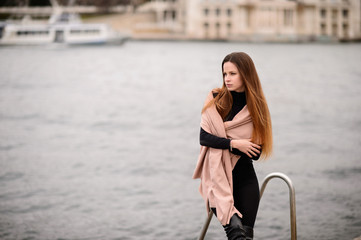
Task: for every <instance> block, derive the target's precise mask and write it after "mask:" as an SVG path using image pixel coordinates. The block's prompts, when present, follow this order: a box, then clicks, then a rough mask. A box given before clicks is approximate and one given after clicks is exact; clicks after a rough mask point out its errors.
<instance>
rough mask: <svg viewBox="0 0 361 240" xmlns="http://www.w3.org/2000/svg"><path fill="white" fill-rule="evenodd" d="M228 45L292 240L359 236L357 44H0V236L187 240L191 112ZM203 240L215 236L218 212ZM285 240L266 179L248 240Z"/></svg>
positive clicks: (193, 201)
mask: <svg viewBox="0 0 361 240" xmlns="http://www.w3.org/2000/svg"><path fill="white" fill-rule="evenodd" d="M233 51H244V52H247V53H248V54H249V55H250V56H251V57H252V58H253V60H254V62H255V64H256V67H257V70H258V72H259V75H260V78H261V81H262V84H263V89H264V92H265V95H266V98H267V100H268V103H269V107H270V111H271V115H272V120H273V131H274V145H275V148H274V154H273V156H272V158H271V159H269V160H267V161H265V162H256V163H255V168H256V172H257V174H258V178H259V182H260V183H261V182H262V180H263V178H264V177H265V176H266V175H267V174H269V173H271V172H283V173H285V174H287V175H288V176H289V177H290V178H291V180H292V181H293V184H294V186H295V189H296V208H297V231H298V239H305V240H308V239H318V240H320V239H325V240H330V239H331V240H332V239H338V240H339V239H353V238H355V237H358V236H360V235H361V185H360V182H361V134H360V130H361V111H360V110H361V67H360V63H361V54H360V53H361V45H360V44H324V45H322V44H302V45H297V44H245V43H219V42H157V41H154V42H136V41H134V42H133V41H130V42H127V43H125V44H124V45H122V46H97V47H61V46H60V47H59V46H50V47H19V48H18V47H6V48H0V73H1V77H0V79H1V80H0V239H79V240H80V239H94V240H95V239H109V240H115V239H121V240H127V239H137V240H138V239H150V240H152V239H164V240H169V239H172V240H173V239H181V240H183V239H196V238H197V236H198V235H199V232H200V229H201V227H202V225H203V223H204V220H205V217H206V212H205V206H204V204H203V200H202V198H201V196H200V195H199V193H198V186H199V180H192V178H191V177H192V173H193V170H194V167H195V165H196V161H197V157H198V152H199V143H198V135H199V122H200V111H201V108H202V105H203V101H204V99H205V97H206V95H207V93H208V91H209V90H210V89H212V88H214V87H217V86H220V84H221V71H220V70H221V67H220V65H221V61H222V59H223V57H224V56H225V55H226V54H228V53H230V52H233ZM206 239H225V234H224V232H223V229H222V228H221V226H220V224H219V222H218V221H217V219H216V218H214V219H213V220H212V222H211V225H210V227H209V231H208V233H207V236H206ZM259 239H268V240H278V239H290V223H289V202H288V189H287V186H286V184H285V183H284V182H282V181H281V180H279V179H276V180H272V181H271V182H270V183H269V184H268V187H267V189H266V191H265V193H264V196H263V198H262V200H261V203H260V209H259V213H258V217H257V221H256V226H255V240H259Z"/></svg>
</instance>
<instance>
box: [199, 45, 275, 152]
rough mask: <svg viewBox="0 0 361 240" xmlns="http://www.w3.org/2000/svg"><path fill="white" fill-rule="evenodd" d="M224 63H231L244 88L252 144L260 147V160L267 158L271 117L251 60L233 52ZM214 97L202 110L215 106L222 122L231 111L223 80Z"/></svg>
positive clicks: (271, 142)
mask: <svg viewBox="0 0 361 240" xmlns="http://www.w3.org/2000/svg"><path fill="white" fill-rule="evenodd" d="M226 62H231V63H233V64H234V65H235V66H236V67H237V69H238V71H239V73H240V76H241V79H242V81H243V84H244V86H245V94H246V101H247V106H248V110H249V112H250V115H251V117H252V121H253V134H252V140H251V141H252V142H254V143H257V144H261V145H262V158H267V157H269V156H270V155H271V154H272V146H273V140H272V123H271V115H270V112H269V109H268V105H267V101H266V98H265V96H264V94H263V90H262V86H261V82H260V80H259V78H258V74H257V71H256V67H255V66H254V63H253V61H252V59H251V58H250V57H249V56H248V55H247V54H246V53H244V52H234V53H231V54H228V55H227V56H226V57H225V58H224V59H223V62H222V73H223V66H224V64H225V63H226ZM214 92H215V93H217V95H216V97H215V98H213V99H212V101H210V102H209V103H208V104H206V105H205V106H204V108H203V110H202V112H203V111H205V110H206V109H207V108H208V107H210V106H211V105H213V104H214V105H215V106H216V109H217V111H218V113H219V114H220V115H221V117H222V118H223V120H225V119H226V117H227V115H228V114H229V112H230V111H231V108H232V104H233V98H232V95H231V93H230V92H229V91H228V89H227V87H226V84H225V82H224V78H223V86H222V88H218V89H215V90H214Z"/></svg>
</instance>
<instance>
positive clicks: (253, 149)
mask: <svg viewBox="0 0 361 240" xmlns="http://www.w3.org/2000/svg"><path fill="white" fill-rule="evenodd" d="M231 146H232V148H236V149H238V150H239V151H241V152H244V153H245V154H247V156H248V157H250V158H252V157H256V156H258V155H259V154H260V153H261V152H260V149H261V146H260V145H257V144H255V143H253V142H251V139H232V140H231Z"/></svg>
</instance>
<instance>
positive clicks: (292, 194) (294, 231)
mask: <svg viewBox="0 0 361 240" xmlns="http://www.w3.org/2000/svg"><path fill="white" fill-rule="evenodd" d="M272 178H281V179H282V180H284V181H285V182H286V183H287V185H288V188H289V190H290V217H291V240H297V226H296V197H295V188H294V187H293V184H292V181H291V179H290V178H289V177H288V176H287V175H286V174H283V173H279V172H274V173H270V174H268V175H267V176H266V177H265V178H264V179H263V183H262V186H261V190H260V198H262V195H263V192H264V190H265V188H266V186H267V183H268V182H269V181H270V180H271V179H272ZM212 217H213V212H212V210H211V211H209V213H208V216H207V219H206V222H205V223H204V225H203V228H202V232H201V235H200V236H199V238H198V239H199V240H203V239H204V237H205V235H206V233H207V230H208V226H209V223H210V222H211V220H212Z"/></svg>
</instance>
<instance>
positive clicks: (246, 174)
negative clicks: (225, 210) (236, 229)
mask: <svg viewBox="0 0 361 240" xmlns="http://www.w3.org/2000/svg"><path fill="white" fill-rule="evenodd" d="M232 175H233V198H234V206H235V207H236V209H237V210H238V211H239V212H240V213H242V215H243V217H242V223H243V225H245V226H249V227H252V228H253V227H254V223H255V221H256V216H257V211H258V205H259V186H258V179H257V176H256V172H255V171H254V168H253V163H252V161H251V160H248V159H242V158H241V159H239V160H238V162H237V164H236V166H235V167H234V169H233V172H232Z"/></svg>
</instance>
